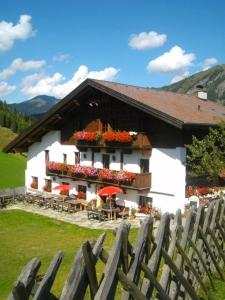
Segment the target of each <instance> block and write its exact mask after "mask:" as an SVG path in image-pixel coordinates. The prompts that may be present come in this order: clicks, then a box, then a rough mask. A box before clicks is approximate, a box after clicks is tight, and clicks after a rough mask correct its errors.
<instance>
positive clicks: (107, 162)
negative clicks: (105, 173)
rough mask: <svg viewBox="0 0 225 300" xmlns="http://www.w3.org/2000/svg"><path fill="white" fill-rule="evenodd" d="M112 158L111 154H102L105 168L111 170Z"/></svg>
mask: <svg viewBox="0 0 225 300" xmlns="http://www.w3.org/2000/svg"><path fill="white" fill-rule="evenodd" d="M109 163H110V157H109V154H102V165H103V168H106V169H109Z"/></svg>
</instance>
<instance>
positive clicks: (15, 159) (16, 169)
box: [0, 152, 26, 189]
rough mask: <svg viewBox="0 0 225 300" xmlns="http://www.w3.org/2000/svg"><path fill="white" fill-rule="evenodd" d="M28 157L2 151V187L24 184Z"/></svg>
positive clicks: (0, 180)
mask: <svg viewBox="0 0 225 300" xmlns="http://www.w3.org/2000/svg"><path fill="white" fill-rule="evenodd" d="M25 168H26V158H25V157H23V156H21V155H19V154H11V153H10V154H7V153H3V152H0V189H3V188H14V187H19V186H24V184H25V182H24V181H25V178H24V174H25Z"/></svg>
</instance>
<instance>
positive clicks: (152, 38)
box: [129, 31, 167, 50]
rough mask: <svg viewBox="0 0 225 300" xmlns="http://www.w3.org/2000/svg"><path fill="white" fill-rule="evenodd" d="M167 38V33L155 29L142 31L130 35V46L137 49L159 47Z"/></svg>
mask: <svg viewBox="0 0 225 300" xmlns="http://www.w3.org/2000/svg"><path fill="white" fill-rule="evenodd" d="M166 40H167V36H166V34H159V33H157V32H155V31H150V32H141V33H139V34H132V35H131V36H130V38H129V46H130V47H131V48H133V49H137V50H146V49H151V48H158V47H160V46H162V45H163V44H164V43H165V42H166Z"/></svg>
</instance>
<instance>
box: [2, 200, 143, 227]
mask: <svg viewBox="0 0 225 300" xmlns="http://www.w3.org/2000/svg"><path fill="white" fill-rule="evenodd" d="M6 209H7V210H12V209H21V210H24V211H27V212H32V213H34V214H38V215H42V216H46V217H49V218H53V219H57V220H60V221H63V222H67V223H71V224H76V225H79V226H83V227H88V228H92V229H115V228H117V227H118V226H119V224H121V223H122V222H123V220H122V218H119V219H117V220H111V221H102V222H99V221H98V220H93V219H91V220H88V218H87V212H86V211H84V210H83V211H79V212H76V213H71V214H70V213H67V212H61V211H56V210H53V209H50V208H45V207H39V206H37V205H34V204H28V203H22V202H20V203H19V202H18V203H14V204H10V205H8V206H7V208H6ZM141 219H143V218H136V219H135V220H126V222H129V223H130V224H131V228H139V227H140V221H141Z"/></svg>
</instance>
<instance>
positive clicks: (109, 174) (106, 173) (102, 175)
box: [98, 169, 116, 182]
mask: <svg viewBox="0 0 225 300" xmlns="http://www.w3.org/2000/svg"><path fill="white" fill-rule="evenodd" d="M98 176H99V179H101V180H103V181H104V180H106V181H109V182H114V181H115V179H116V176H115V171H111V170H109V169H102V170H99V172H98Z"/></svg>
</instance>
